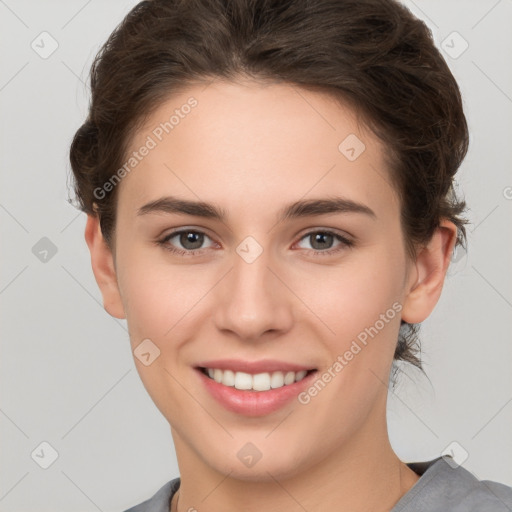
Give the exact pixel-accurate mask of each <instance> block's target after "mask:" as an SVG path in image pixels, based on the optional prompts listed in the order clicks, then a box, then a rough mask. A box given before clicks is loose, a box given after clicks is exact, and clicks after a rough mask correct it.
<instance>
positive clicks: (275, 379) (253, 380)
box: [197, 366, 317, 392]
mask: <svg viewBox="0 0 512 512" xmlns="http://www.w3.org/2000/svg"><path fill="white" fill-rule="evenodd" d="M197 370H199V371H200V372H201V373H202V374H203V375H205V376H206V377H207V378H208V379H211V380H213V381H215V382H217V383H218V384H222V385H223V386H227V387H231V388H234V389H238V390H240V391H253V392H262V391H270V390H272V389H279V388H283V387H287V386H291V385H293V384H295V383H297V382H301V381H302V380H304V379H306V378H307V377H308V376H309V375H311V374H312V373H314V372H316V371H317V370H316V368H312V369H310V370H298V371H286V370H282V371H281V370H277V371H272V372H260V373H247V372H242V371H234V370H229V369H221V368H207V367H201V366H199V367H197Z"/></svg>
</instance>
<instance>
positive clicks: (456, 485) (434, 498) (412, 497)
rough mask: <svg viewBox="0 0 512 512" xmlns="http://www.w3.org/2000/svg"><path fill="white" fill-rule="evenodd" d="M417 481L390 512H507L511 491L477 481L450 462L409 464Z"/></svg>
mask: <svg viewBox="0 0 512 512" xmlns="http://www.w3.org/2000/svg"><path fill="white" fill-rule="evenodd" d="M409 467H411V469H413V470H415V471H417V470H419V471H420V474H421V473H422V474H421V477H420V479H419V480H418V481H417V482H416V484H415V485H414V486H413V487H412V488H411V489H410V490H409V492H407V493H406V494H405V495H404V496H403V497H402V499H401V500H400V501H399V502H398V503H397V504H396V505H395V507H393V509H392V512H409V511H413V510H414V511H415V512H437V511H439V512H441V511H442V512H446V510H450V511H451V512H510V511H512V487H509V486H507V485H505V484H501V483H498V482H493V481H491V480H479V479H478V478H476V477H475V476H474V475H473V474H472V473H471V472H469V471H468V470H467V469H465V468H463V467H462V466H458V465H457V464H456V463H455V461H454V460H453V459H451V458H449V457H448V458H445V457H439V458H437V459H434V460H432V461H429V462H423V463H411V464H409Z"/></svg>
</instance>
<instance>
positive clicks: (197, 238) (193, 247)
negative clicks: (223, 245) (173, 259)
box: [157, 229, 211, 256]
mask: <svg viewBox="0 0 512 512" xmlns="http://www.w3.org/2000/svg"><path fill="white" fill-rule="evenodd" d="M173 238H176V239H177V242H176V243H179V244H181V246H182V247H184V250H183V249H178V248H176V247H175V246H174V244H171V243H170V242H171V240H172V239H173ZM205 238H208V239H209V240H211V239H210V237H209V236H208V235H206V233H203V232H202V231H197V230H193V229H181V230H179V231H173V232H172V233H169V234H168V235H166V236H165V237H164V238H163V239H162V240H159V241H158V242H157V243H158V244H159V245H161V246H162V247H164V248H165V249H167V250H168V251H171V252H174V253H176V254H182V255H186V256H193V255H195V254H197V253H198V252H200V251H201V249H202V247H201V246H202V245H203V243H204V240H205Z"/></svg>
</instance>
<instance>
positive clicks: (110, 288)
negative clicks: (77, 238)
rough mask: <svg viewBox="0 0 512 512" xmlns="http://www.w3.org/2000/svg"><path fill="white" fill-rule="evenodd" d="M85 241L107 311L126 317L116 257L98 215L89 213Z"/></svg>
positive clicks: (114, 315) (113, 314) (116, 315)
mask: <svg viewBox="0 0 512 512" xmlns="http://www.w3.org/2000/svg"><path fill="white" fill-rule="evenodd" d="M85 241H86V242H87V246H88V247H89V251H90V253H91V265H92V271H93V272H94V277H95V278H96V282H97V283H98V286H99V288H100V291H101V294H102V296H103V307H104V308H105V311H107V313H109V314H110V315H111V316H113V317H115V318H126V316H125V313H124V308H123V303H122V301H121V294H120V293H119V287H118V284H117V275H116V269H115V266H114V257H113V255H112V251H111V250H110V248H109V247H108V245H107V242H106V241H105V239H104V238H103V234H102V232H101V229H100V222H99V218H98V217H97V216H93V215H87V224H86V226H85Z"/></svg>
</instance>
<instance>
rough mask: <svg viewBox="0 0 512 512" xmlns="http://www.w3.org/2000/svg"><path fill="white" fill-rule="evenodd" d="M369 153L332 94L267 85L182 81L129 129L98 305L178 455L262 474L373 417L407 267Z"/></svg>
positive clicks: (309, 461)
mask: <svg viewBox="0 0 512 512" xmlns="http://www.w3.org/2000/svg"><path fill="white" fill-rule="evenodd" d="M190 98H193V100H190ZM186 105H189V107H186ZM172 115H174V116H175V117H174V119H172V120H171V123H172V128H169V126H170V125H165V124H163V125H162V124H161V123H165V122H169V119H170V118H171V116H172ZM162 126H165V127H166V128H167V131H166V130H165V129H164V128H162ZM347 137H348V139H347ZM344 141H345V142H344ZM363 144H364V146H363ZM143 146H146V147H147V148H149V149H148V150H147V151H145V150H140V148H142V147H143ZM384 150H385V148H384V147H383V146H382V145H381V144H380V143H379V141H378V140H377V139H376V138H375V136H373V135H372V134H371V133H370V132H368V131H365V130H364V129H363V128H362V127H361V126H360V125H359V124H358V122H357V120H356V117H355V115H354V113H353V112H352V111H351V110H350V109H349V108H348V107H344V106H341V105H340V104H339V103H336V102H335V101H334V100H333V99H332V98H330V97H328V96H326V95H323V94H321V93H318V92H312V91H308V90H304V89H301V88H298V87H295V86H293V87H292V86H289V85H284V84H272V85H263V84H261V83H244V84H240V83H239V84H234V83H224V82H214V83H212V84H210V85H209V86H208V87H206V88H205V87H204V85H202V86H194V87H190V88H189V89H188V90H186V91H185V92H183V93H180V95H176V96H174V97H172V99H170V100H169V101H167V102H166V103H164V104H162V105H160V107H159V108H158V110H156V111H155V112H154V113H153V114H152V116H151V117H150V118H149V119H148V120H147V123H146V125H145V127H144V128H142V129H141V130H140V131H139V132H138V133H137V134H136V136H135V137H134V138H133V140H132V141H131V149H130V154H132V151H137V152H138V156H137V157H136V158H137V163H136V164H135V165H134V166H133V168H132V169H131V170H130V172H127V173H126V175H125V176H124V177H123V178H122V181H121V183H120V184H119V185H118V186H119V187H120V188H119V190H118V193H119V201H118V210H117V225H116V234H115V254H114V258H115V273H116V275H115V280H116V283H115V285H116V286H117V288H118V293H119V298H118V300H117V299H115V298H114V299H112V300H111V301H110V302H109V304H110V306H109V308H108V309H110V312H111V314H114V315H117V316H125V317H126V319H127V323H128V327H129V332H130V339H131V347H132V350H134V351H135V352H136V353H138V351H141V352H143V353H146V354H149V355H145V356H143V357H142V359H143V360H145V363H146V364H144V363H143V362H141V360H139V358H138V357H135V364H136V366H137V369H138V372H139V374H140V377H141V379H142V382H143V384H144V386H145V388H146V389H147V391H148V393H149V394H150V396H151V398H152V399H153V401H154V402H155V404H156V406H157V407H158V408H159V410H160V411H161V412H162V414H163V415H164V416H165V418H166V419H167V420H168V421H169V423H170V425H171V429H172V432H173V436H174V442H175V445H176V449H177V453H178V459H180V457H181V458H182V460H185V459H186V460H187V461H189V462H190V461H193V462H191V463H193V464H195V465H197V466H203V467H205V468H210V469H211V470H214V471H220V472H223V473H225V474H227V473H228V472H231V473H232V476H237V477H238V478H241V479H249V480H250V479H255V480H257V479H260V480H264V479H266V478H267V477H268V473H270V474H272V475H273V476H274V477H276V478H277V477H278V476H280V477H285V476H291V475H293V474H294V473H295V472H296V471H298V468H300V469H301V471H304V470H307V468H310V467H312V466H313V465H314V464H317V463H318V462H320V461H321V460H327V459H328V458H329V457H333V456H334V455H336V454H338V455H339V453H340V452H342V451H343V452H344V453H346V454H350V453H351V454H353V455H354V456H356V455H355V454H356V453H357V452H358V450H359V449H360V447H361V446H363V445H365V443H366V445H368V443H369V442H370V439H372V438H375V437H377V438H378V437H379V436H380V435H381V434H383V433H384V432H385V401H386V396H387V382H388V377H389V371H390V367H391V363H392V358H393V353H394V350H395V345H396V340H397V337H398V332H399V327H400V319H401V318H402V317H403V315H404V312H405V311H406V309H404V307H405V305H406V302H407V300H408V294H409V292H410V291H411V288H412V284H414V281H415V280H416V279H417V277H418V273H417V272H415V269H416V267H415V263H414V262H411V261H409V260H408V259H407V257H406V252H405V244H404V238H403V234H402V231H401V226H400V216H399V213H400V205H399V202H398V200H397V197H396V193H395V191H394V189H393V188H392V187H391V186H390V179H389V169H388V168H387V167H386V163H385V160H384ZM143 153H144V155H142V154H143ZM132 163H134V162H132ZM171 196H172V198H173V199H174V202H172V201H171V200H170V199H169V198H171ZM176 200H181V201H187V202H193V203H197V202H202V203H208V204H210V205H212V208H210V209H206V208H203V209H202V210H201V209H200V208H197V207H196V208H194V207H193V205H191V204H185V203H181V207H180V204H179V203H177V202H176ZM335 200H338V202H337V203H336V204H337V207H333V204H334V203H335V202H336V201H335ZM299 201H301V202H306V203H305V206H304V207H303V208H297V207H296V208H291V207H290V205H293V204H294V203H296V202H299ZM315 201H324V202H322V203H318V204H316V206H315V205H314V202H315ZM325 201H333V203H329V204H330V205H331V206H330V207H327V205H328V203H326V202H325ZM342 201H345V203H343V202H342ZM312 205H313V206H312ZM354 205H359V206H358V207H354ZM185 206H186V207H185ZM290 208H291V209H290ZM287 209H288V215H287V216H283V212H285V211H286V210H287ZM214 210H216V211H217V213H218V214H222V215H220V217H217V216H215V215H213V214H212V212H213V211H214ZM206 214H208V215H206ZM106 295H108V293H107V294H106V293H104V297H105V296H106ZM116 300H117V304H116ZM431 307H433V304H432V305H431ZM116 312H117V313H116ZM425 316H426V315H425ZM144 340H150V341H144ZM143 341H144V343H145V345H140V344H141V343H142V342H143ZM139 346H140V347H139ZM138 347H139V348H138ZM141 347H143V348H144V350H142V348H141ZM158 353H159V355H158V357H156V359H154V357H155V356H156V355H157V354H158ZM144 358H145V359H144ZM253 363H254V364H253ZM200 368H209V369H210V373H211V374H212V375H213V377H214V378H213V379H212V378H210V377H209V376H207V375H206V374H205V372H206V373H208V370H205V371H203V370H201V369H200ZM214 370H215V371H214ZM221 370H224V371H221ZM230 370H231V371H232V373H231V372H230ZM293 370H295V372H294V373H293V374H292V373H291V372H292V371H293ZM301 370H302V371H301ZM280 371H281V372H282V375H280ZM237 372H240V374H239V375H237ZM306 372H307V373H306ZM304 373H306V375H305V376H304ZM260 374H261V375H260ZM287 374H288V376H287ZM254 375H258V376H257V377H254ZM215 378H216V379H217V380H220V381H221V382H216V380H215ZM233 379H234V380H233ZM301 379H302V380H301ZM292 381H293V382H294V383H292ZM295 381H296V382H295ZM234 382H235V387H233V383H234ZM284 383H287V384H286V385H284V386H283V384H284ZM251 385H252V386H255V387H257V388H258V389H261V390H259V391H256V390H252V389H251V390H247V389H245V390H244V389H237V388H245V387H247V386H251ZM260 386H261V387H260ZM269 387H270V389H268V388H269ZM265 389H267V390H265ZM372 436H373V437H372ZM258 457H261V458H260V459H259V460H257V463H254V462H252V461H253V460H256V459H258Z"/></svg>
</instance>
